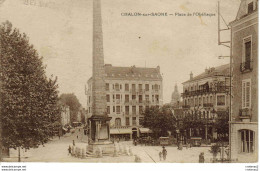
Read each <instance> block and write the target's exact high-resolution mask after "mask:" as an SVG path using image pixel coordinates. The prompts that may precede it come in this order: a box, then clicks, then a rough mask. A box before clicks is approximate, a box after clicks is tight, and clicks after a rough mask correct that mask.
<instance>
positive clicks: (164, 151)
mask: <svg viewBox="0 0 260 171" xmlns="http://www.w3.org/2000/svg"><path fill="white" fill-rule="evenodd" d="M162 148H163V150H162V154H163V160H166V156H167V150H166V149H165V147H164V146H163V147H162Z"/></svg>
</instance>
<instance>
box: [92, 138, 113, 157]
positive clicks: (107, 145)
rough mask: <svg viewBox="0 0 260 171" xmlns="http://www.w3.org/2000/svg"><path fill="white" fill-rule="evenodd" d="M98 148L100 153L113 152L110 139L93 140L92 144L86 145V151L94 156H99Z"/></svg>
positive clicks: (107, 153)
mask: <svg viewBox="0 0 260 171" xmlns="http://www.w3.org/2000/svg"><path fill="white" fill-rule="evenodd" d="M100 150H101V152H102V155H104V156H112V155H113V154H114V143H112V142H111V141H104V142H94V143H93V144H89V145H88V147H87V152H88V153H90V154H93V155H94V156H96V157H98V156H99V153H100ZM99 157H100V156H99Z"/></svg>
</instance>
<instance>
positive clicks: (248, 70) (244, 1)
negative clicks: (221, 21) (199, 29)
mask: <svg viewBox="0 0 260 171" xmlns="http://www.w3.org/2000/svg"><path fill="white" fill-rule="evenodd" d="M230 26H231V40H232V41H231V57H232V76H233V77H232V85H233V86H232V96H233V98H232V108H231V109H232V111H231V116H230V118H231V128H230V131H231V137H230V138H231V140H230V141H231V142H230V143H231V146H230V148H231V150H230V151H231V159H232V160H233V161H234V160H235V161H236V160H237V161H238V162H257V161H258V1H257V0H241V3H240V7H239V10H238V12H237V16H236V18H235V20H234V21H232V22H231V23H230Z"/></svg>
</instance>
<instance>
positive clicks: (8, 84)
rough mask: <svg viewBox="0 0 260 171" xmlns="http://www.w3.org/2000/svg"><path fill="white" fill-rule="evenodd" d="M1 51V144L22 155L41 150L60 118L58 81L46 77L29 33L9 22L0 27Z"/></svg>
mask: <svg viewBox="0 0 260 171" xmlns="http://www.w3.org/2000/svg"><path fill="white" fill-rule="evenodd" d="M0 52H1V53H0V65H1V66H0V82H1V83H2V86H1V89H0V96H1V98H2V99H1V114H2V115H1V122H2V125H1V126H2V144H3V146H4V147H5V148H14V149H17V148H18V151H19V152H20V148H25V149H29V148H32V147H38V146H39V145H41V144H44V143H46V142H47V141H48V140H49V138H50V137H51V136H53V134H54V125H53V123H55V122H56V121H58V120H59V119H60V112H59V108H58V106H57V101H58V92H57V88H58V86H57V83H56V82H57V78H56V79H52V78H51V79H48V78H47V77H46V75H45V66H43V64H42V58H40V57H39V55H38V54H37V51H36V50H35V49H34V48H33V46H32V45H30V44H29V39H28V37H27V36H26V34H21V33H20V32H19V30H18V29H13V28H12V24H11V23H10V22H8V21H6V22H5V23H3V24H1V25H0ZM18 159H19V161H20V155H19V157H18Z"/></svg>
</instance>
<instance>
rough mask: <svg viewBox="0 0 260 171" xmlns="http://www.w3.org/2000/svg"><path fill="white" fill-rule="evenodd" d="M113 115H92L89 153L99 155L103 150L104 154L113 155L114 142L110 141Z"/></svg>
mask: <svg viewBox="0 0 260 171" xmlns="http://www.w3.org/2000/svg"><path fill="white" fill-rule="evenodd" d="M110 120H111V117H107V116H92V117H91V118H90V131H89V143H88V147H87V151H88V153H92V154H94V155H97V153H99V152H100V150H101V151H102V154H103V155H113V153H114V143H112V142H111V141H110V127H109V121H110Z"/></svg>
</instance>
